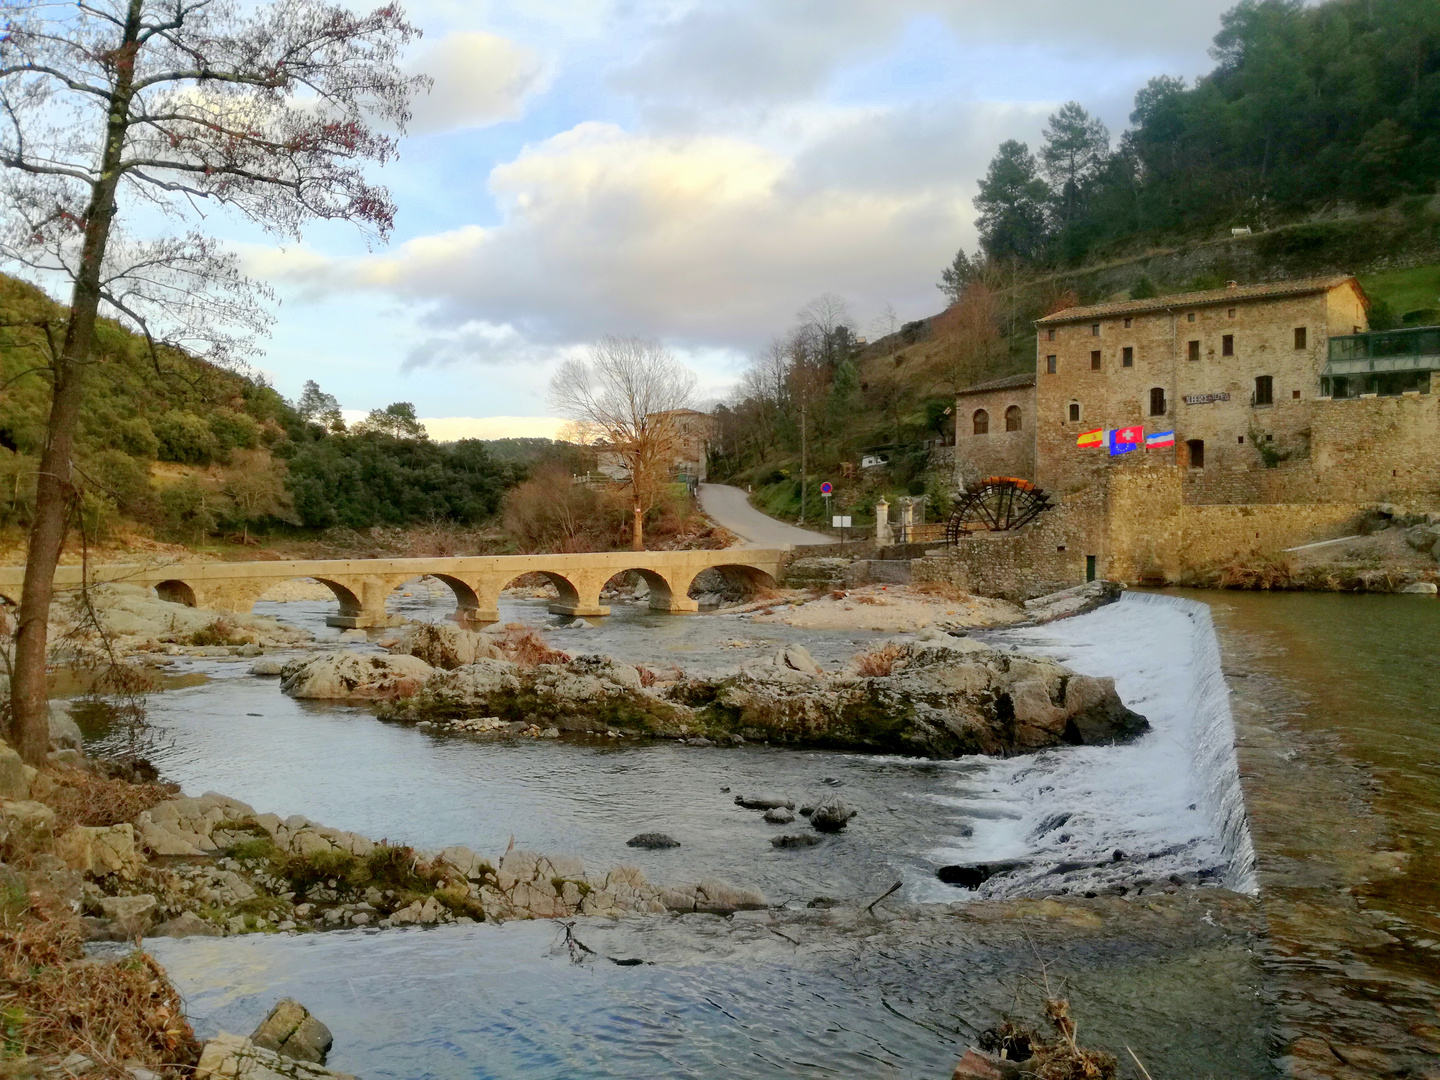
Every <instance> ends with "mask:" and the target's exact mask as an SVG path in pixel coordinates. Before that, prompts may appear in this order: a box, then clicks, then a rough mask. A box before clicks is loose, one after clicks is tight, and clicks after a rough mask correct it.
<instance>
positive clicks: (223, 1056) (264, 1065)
mask: <svg viewBox="0 0 1440 1080" xmlns="http://www.w3.org/2000/svg"><path fill="white" fill-rule="evenodd" d="M195 1080H355V1077H353V1076H351V1075H350V1074H349V1073H338V1072H332V1071H331V1070H329V1069H327V1068H325V1067H323V1066H321V1065H314V1064H311V1063H310V1062H306V1061H295V1060H294V1059H292V1058H283V1057H281V1056H280V1055H279V1054H277V1053H276V1052H275V1051H274V1050H266V1049H265V1048H264V1047H261V1046H256V1045H255V1044H254V1043H253V1042H251V1041H250V1040H249V1039H247V1038H244V1037H243V1036H240V1035H232V1034H231V1033H230V1032H228V1031H222V1032H221V1033H220V1034H219V1035H216V1036H215V1038H213V1039H211V1040H210V1041H209V1042H207V1043H206V1044H205V1049H204V1050H202V1051H201V1052H200V1061H199V1062H198V1063H197V1064H196V1066H195Z"/></svg>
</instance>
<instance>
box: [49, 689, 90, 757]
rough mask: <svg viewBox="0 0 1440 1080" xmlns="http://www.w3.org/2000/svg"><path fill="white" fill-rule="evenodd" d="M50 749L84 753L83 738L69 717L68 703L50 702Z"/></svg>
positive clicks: (77, 725)
mask: <svg viewBox="0 0 1440 1080" xmlns="http://www.w3.org/2000/svg"><path fill="white" fill-rule="evenodd" d="M50 749H51V750H79V751H80V752H81V753H84V752H85V737H84V736H83V735H81V734H80V725H79V724H77V723H75V721H74V719H73V718H72V717H71V715H70V702H68V701H52V702H50Z"/></svg>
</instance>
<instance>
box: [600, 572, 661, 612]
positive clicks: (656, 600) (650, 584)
mask: <svg viewBox="0 0 1440 1080" xmlns="http://www.w3.org/2000/svg"><path fill="white" fill-rule="evenodd" d="M626 574H635V575H637V576H638V577H639V578H640V580H641V581H643V582H645V586H646V587H647V588H648V589H649V590H650V598H649V603H650V606H651V607H652V608H654V609H655V610H656V611H669V610H671V608H670V604H671V601H672V600H673V599H674V595H675V590H674V588H673V586H672V585H671V583H670V579H669V578H667V577H666V576H665V575H664V574H662V573H660V572H658V571H656V570H652V569H650V567H648V566H631V567H627V568H626V569H624V570H617V571H615V573H613V574H611V575H610V576H609V577H608V578H606V579H605V581H604V583H603V584H601V586H600V592H601V593H602V594H603V593H604V592H605V586H606V585H609V584H610V583H611V582H612V581H614V580H615V579H616V578H620V577H624V576H625V575H626Z"/></svg>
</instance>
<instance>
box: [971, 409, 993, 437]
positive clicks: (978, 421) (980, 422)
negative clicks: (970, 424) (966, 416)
mask: <svg viewBox="0 0 1440 1080" xmlns="http://www.w3.org/2000/svg"><path fill="white" fill-rule="evenodd" d="M975 434H976V435H989V434H990V414H989V413H988V412H986V411H985V410H984V409H976V410H975Z"/></svg>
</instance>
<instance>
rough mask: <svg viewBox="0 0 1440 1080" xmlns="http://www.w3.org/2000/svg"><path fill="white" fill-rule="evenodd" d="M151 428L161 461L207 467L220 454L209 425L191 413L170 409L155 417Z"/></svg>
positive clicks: (218, 445)
mask: <svg viewBox="0 0 1440 1080" xmlns="http://www.w3.org/2000/svg"><path fill="white" fill-rule="evenodd" d="M154 427H155V438H156V440H157V441H158V443H159V455H158V456H159V458H160V460H161V461H174V462H178V463H179V464H181V465H209V464H210V463H211V462H212V461H214V460H215V458H216V457H217V456H218V455H219V454H220V452H221V449H220V444H219V442H218V441H217V440H216V438H215V433H214V432H212V431H211V430H210V425H209V424H207V423H206V422H205V421H204V420H203V419H202V418H200V417H198V416H196V415H195V414H194V413H191V412H180V411H178V410H171V411H170V412H167V413H165V414H164V415H162V416H161V417H159V418H158V419H157V420H156V421H155V425H154Z"/></svg>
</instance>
